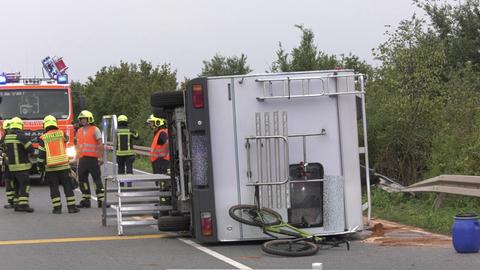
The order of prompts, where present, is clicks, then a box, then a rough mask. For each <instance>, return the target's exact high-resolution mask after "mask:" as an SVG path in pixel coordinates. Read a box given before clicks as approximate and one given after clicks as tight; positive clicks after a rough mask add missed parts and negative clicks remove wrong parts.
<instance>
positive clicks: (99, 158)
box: [75, 110, 105, 208]
mask: <svg viewBox="0 0 480 270" xmlns="http://www.w3.org/2000/svg"><path fill="white" fill-rule="evenodd" d="M78 120H79V121H80V126H81V127H80V128H79V129H78V130H77V133H76V137H75V139H76V145H77V153H78V157H79V160H78V178H79V182H80V183H79V184H80V190H81V191H82V200H81V201H80V204H79V205H78V207H80V208H90V207H91V204H90V199H91V197H92V196H91V193H90V184H89V182H88V175H89V174H90V175H91V176H92V178H93V182H94V188H95V193H96V194H97V203H98V207H102V202H103V198H104V194H105V193H104V192H105V191H104V189H103V184H102V179H101V172H100V166H101V165H102V164H103V146H102V133H101V132H100V130H99V129H98V127H96V126H95V124H94V118H93V114H92V113H91V112H89V111H86V110H84V111H81V112H80V114H79V115H78Z"/></svg>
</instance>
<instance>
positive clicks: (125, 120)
mask: <svg viewBox="0 0 480 270" xmlns="http://www.w3.org/2000/svg"><path fill="white" fill-rule="evenodd" d="M117 120H118V122H128V117H127V116H126V115H123V114H122V115H120V116H119V117H118V119H117Z"/></svg>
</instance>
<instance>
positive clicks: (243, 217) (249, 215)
mask: <svg viewBox="0 0 480 270" xmlns="http://www.w3.org/2000/svg"><path fill="white" fill-rule="evenodd" d="M257 209H258V208H257V206H255V205H250V204H239V205H235V206H232V207H231V208H230V209H229V210H228V214H229V215H230V217H232V218H233V219H234V220H236V221H238V222H240V223H243V224H247V225H251V226H256V227H263V226H273V225H278V224H280V223H282V216H281V215H280V214H279V213H277V212H275V211H273V210H272V209H269V208H265V207H263V208H262V209H261V210H260V211H258V210H257ZM259 212H260V213H261V215H263V220H261V219H260V217H259Z"/></svg>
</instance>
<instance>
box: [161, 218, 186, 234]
mask: <svg viewBox="0 0 480 270" xmlns="http://www.w3.org/2000/svg"><path fill="white" fill-rule="evenodd" d="M189 229H190V217H189V216H161V217H159V218H158V230H159V231H188V230H189Z"/></svg>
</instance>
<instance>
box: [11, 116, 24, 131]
mask: <svg viewBox="0 0 480 270" xmlns="http://www.w3.org/2000/svg"><path fill="white" fill-rule="evenodd" d="M9 127H10V128H11V129H12V128H18V129H23V121H22V119H20V117H13V118H12V119H10V121H9Z"/></svg>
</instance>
